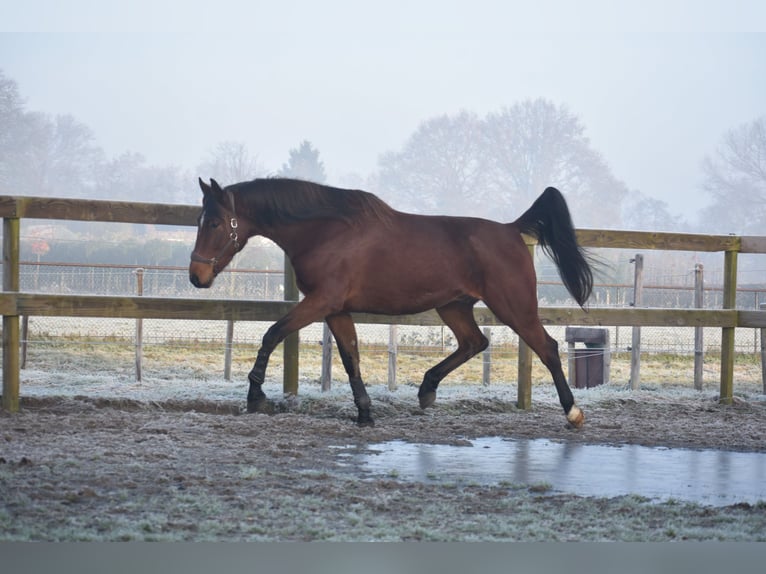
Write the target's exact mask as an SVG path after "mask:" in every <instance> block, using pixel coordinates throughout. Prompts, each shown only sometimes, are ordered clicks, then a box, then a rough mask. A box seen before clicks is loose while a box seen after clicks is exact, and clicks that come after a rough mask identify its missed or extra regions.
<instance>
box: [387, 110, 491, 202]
mask: <svg viewBox="0 0 766 574" xmlns="http://www.w3.org/2000/svg"><path fill="white" fill-rule="evenodd" d="M483 149H484V134H483V125H482V122H481V120H480V119H479V118H478V117H477V116H476V115H475V114H473V113H471V112H467V111H463V112H460V113H459V114H457V115H455V116H449V115H443V116H439V117H436V118H432V119H430V120H427V121H425V122H423V123H422V124H420V126H419V127H418V129H417V130H416V131H415V133H414V134H412V135H411V136H410V138H409V139H408V140H407V142H406V143H405V145H404V149H403V150H402V151H399V152H390V153H387V154H385V155H383V156H382V157H381V158H380V160H379V167H380V173H379V177H378V184H377V186H378V189H377V191H378V192H379V193H380V194H381V195H382V196H384V197H386V198H387V199H389V200H390V201H392V202H393V203H395V204H396V205H397V207H400V208H402V209H406V210H409V211H417V212H423V213H454V214H473V215H487V214H488V213H489V212H490V208H489V206H486V205H483V204H482V203H481V200H482V199H483V197H484V194H485V192H486V191H487V183H488V179H487V165H486V161H485V156H484V154H483Z"/></svg>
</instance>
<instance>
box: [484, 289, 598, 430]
mask: <svg viewBox="0 0 766 574" xmlns="http://www.w3.org/2000/svg"><path fill="white" fill-rule="evenodd" d="M517 301H518V300H514V305H513V306H511V305H505V304H498V302H497V301H495V302H492V301H488V300H486V299H485V302H486V303H487V306H488V307H489V308H490V310H491V311H492V312H493V313H494V314H495V316H496V317H497V318H498V319H500V320H501V321H502V322H503V323H505V324H506V325H508V326H509V327H511V329H513V330H514V331H516V333H518V335H519V337H521V338H522V339H523V340H524V342H525V343H526V344H527V345H529V347H530V348H531V349H532V350H533V351H534V352H535V353H537V356H538V357H540V360H541V361H542V362H543V364H544V365H545V366H546V367H548V370H549V371H550V373H551V376H552V377H553V384H554V385H555V386H556V392H557V393H558V395H559V402H560V403H561V406H562V408H563V409H564V413H566V417H567V420H568V421H569V422H570V423H571V424H572V425H573V426H575V427H577V428H579V427H581V426H582V424H583V422H584V420H585V416H584V415H583V413H582V411H581V410H580V408H579V407H578V406H577V405H575V403H574V397H573V396H572V391H571V390H570V388H569V385H568V384H567V380H566V377H565V376H564V371H563V369H562V368H561V357H560V356H559V344H558V343H557V342H556V340H555V339H554V338H553V337H551V336H550V335H549V334H548V333H547V331H546V330H545V328H544V327H543V325H542V323H541V322H540V318H539V317H538V315H537V300H536V299H535V300H533V301H532V302H531V303H530V304H529V305H524V304H517Z"/></svg>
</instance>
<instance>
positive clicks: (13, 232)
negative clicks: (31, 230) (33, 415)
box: [3, 217, 21, 413]
mask: <svg viewBox="0 0 766 574" xmlns="http://www.w3.org/2000/svg"><path fill="white" fill-rule="evenodd" d="M20 231H21V220H20V219H19V218H18V217H7V218H5V219H3V291H18V290H19V246H20V240H19V236H20ZM20 368H21V366H20V364H19V316H18V315H3V408H4V409H5V410H7V411H9V412H12V413H15V412H17V411H18V410H19V379H20V373H19V371H20Z"/></svg>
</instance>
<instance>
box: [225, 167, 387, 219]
mask: <svg viewBox="0 0 766 574" xmlns="http://www.w3.org/2000/svg"><path fill="white" fill-rule="evenodd" d="M226 189H227V190H230V191H232V192H233V193H234V195H235V197H236V200H235V201H236V205H237V210H238V211H241V212H242V213H246V214H247V216H248V217H249V218H250V219H252V220H253V221H254V222H255V223H256V224H258V225H264V226H269V225H280V224H288V223H295V222H299V221H309V220H315V219H336V220H341V221H345V222H347V223H350V224H354V223H357V222H359V221H360V220H362V219H364V218H365V217H376V218H379V219H380V218H383V219H385V218H387V217H388V216H389V215H390V214H391V212H392V209H391V207H389V205H388V204H386V203H385V202H384V201H383V200H382V199H380V198H379V197H377V196H376V195H373V194H372V193H369V192H366V191H361V190H355V189H339V188H336V187H329V186H326V185H320V184H318V183H313V182H310V181H303V180H299V179H289V178H259V179H254V180H252V181H244V182H241V183H235V184H233V185H230V186H228V187H227V188H226Z"/></svg>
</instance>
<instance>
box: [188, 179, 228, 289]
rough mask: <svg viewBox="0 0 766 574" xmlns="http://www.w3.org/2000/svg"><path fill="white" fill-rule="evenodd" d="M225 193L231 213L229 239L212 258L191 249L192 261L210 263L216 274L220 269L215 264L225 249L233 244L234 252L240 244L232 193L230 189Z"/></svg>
mask: <svg viewBox="0 0 766 574" xmlns="http://www.w3.org/2000/svg"><path fill="white" fill-rule="evenodd" d="M226 195H227V196H228V198H229V203H231V213H232V217H231V219H229V228H230V229H231V231H230V232H229V240H228V241H227V242H226V245H224V246H223V247H222V248H221V251H219V252H218V255H216V256H215V257H213V258H208V257H202V256H201V255H198V254H197V252H196V251H192V254H191V260H192V261H196V262H197V263H205V264H207V265H212V266H213V273H215V274H216V275H217V274H218V273H219V272H220V269H216V266H217V265H218V260H219V259H221V257H223V256H224V254H225V253H226V251H227V250H228V249H229V246H231V245H233V246H234V253H236V252H237V250H238V249H239V246H240V245H239V238H238V237H237V227H238V224H237V212H236V210H235V209H234V194H233V193H232V192H231V191H229V192H227V194H226Z"/></svg>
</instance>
